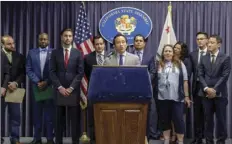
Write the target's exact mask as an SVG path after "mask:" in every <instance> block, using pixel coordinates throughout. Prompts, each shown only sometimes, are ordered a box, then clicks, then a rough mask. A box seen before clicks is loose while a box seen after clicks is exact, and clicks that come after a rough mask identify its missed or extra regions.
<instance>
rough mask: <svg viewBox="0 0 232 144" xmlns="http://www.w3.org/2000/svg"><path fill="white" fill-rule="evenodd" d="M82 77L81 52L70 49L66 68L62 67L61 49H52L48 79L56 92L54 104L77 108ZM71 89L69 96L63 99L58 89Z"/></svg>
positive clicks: (62, 55) (62, 54)
mask: <svg viewBox="0 0 232 144" xmlns="http://www.w3.org/2000/svg"><path fill="white" fill-rule="evenodd" d="M83 75H84V62H83V58H82V55H81V52H80V51H79V50H77V49H75V48H71V51H70V56H69V62H68V66H67V68H65V65H64V53H63V48H59V49H54V50H53V51H52V54H51V60H50V77H51V80H52V83H53V86H54V89H55V90H56V104H57V105H63V106H77V105H78V104H79V101H80V83H81V80H82V78H83ZM59 86H63V87H64V88H69V87H72V88H73V89H74V90H73V92H72V93H71V95H70V96H68V97H64V96H62V95H61V94H60V93H59V91H58V87H59Z"/></svg>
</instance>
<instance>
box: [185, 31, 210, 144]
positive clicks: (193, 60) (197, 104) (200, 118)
mask: <svg viewBox="0 0 232 144" xmlns="http://www.w3.org/2000/svg"><path fill="white" fill-rule="evenodd" d="M196 42H197V46H198V48H197V49H196V50H195V51H193V52H191V53H190V55H189V58H190V67H191V68H190V69H191V70H189V71H190V72H191V73H190V74H189V75H190V76H191V74H192V75H193V78H192V82H191V85H192V96H193V101H194V105H193V107H194V133H195V139H194V140H193V141H192V144H202V143H203V142H202V139H203V137H204V136H203V132H204V114H203V104H202V97H201V96H199V95H198V91H199V90H200V88H201V84H200V81H199V78H198V71H197V68H198V66H199V64H200V61H201V58H202V57H203V56H205V55H206V53H207V43H208V34H207V33H205V32H198V33H197V34H196Z"/></svg>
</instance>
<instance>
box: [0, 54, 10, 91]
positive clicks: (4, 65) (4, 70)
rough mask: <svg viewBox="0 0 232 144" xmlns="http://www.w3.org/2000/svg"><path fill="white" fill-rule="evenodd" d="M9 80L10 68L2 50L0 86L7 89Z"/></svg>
mask: <svg viewBox="0 0 232 144" xmlns="http://www.w3.org/2000/svg"><path fill="white" fill-rule="evenodd" d="M9 80H10V70H9V65H8V59H7V57H6V55H5V54H4V52H3V51H1V87H4V88H6V89H7V86H8V82H9Z"/></svg>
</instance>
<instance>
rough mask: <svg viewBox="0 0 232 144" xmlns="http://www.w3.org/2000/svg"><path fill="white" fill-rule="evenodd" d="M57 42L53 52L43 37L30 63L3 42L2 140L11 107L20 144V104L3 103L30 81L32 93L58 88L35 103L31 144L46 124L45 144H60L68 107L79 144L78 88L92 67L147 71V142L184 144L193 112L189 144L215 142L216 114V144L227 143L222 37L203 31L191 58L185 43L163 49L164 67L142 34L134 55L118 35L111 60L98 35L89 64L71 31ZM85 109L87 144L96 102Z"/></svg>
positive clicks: (7, 39)
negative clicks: (149, 94) (187, 115)
mask: <svg viewBox="0 0 232 144" xmlns="http://www.w3.org/2000/svg"><path fill="white" fill-rule="evenodd" d="M60 37H61V47H60V48H56V49H52V48H50V47H49V39H48V34H46V33H41V34H40V35H39V38H38V43H39V46H38V48H34V49H30V50H29V52H28V55H27V57H25V56H23V55H21V54H19V53H18V52H16V49H15V44H14V40H13V38H12V37H11V36H7V35H6V36H3V37H2V39H1V40H2V41H1V42H2V50H1V54H2V57H1V69H2V71H1V80H2V81H1V99H2V100H1V102H2V104H1V108H2V114H3V115H1V118H2V124H3V125H1V127H2V130H3V131H2V134H3V132H4V129H3V128H4V122H3V120H4V112H5V106H6V105H8V108H9V116H10V132H11V133H10V139H11V143H12V144H20V142H19V126H20V111H19V110H20V108H19V104H17V103H6V102H5V101H4V96H5V94H6V91H7V90H11V91H14V90H15V89H17V88H18V87H20V84H21V83H22V82H24V80H25V75H27V76H28V77H29V79H30V80H31V82H32V87H33V92H34V94H35V90H34V89H38V90H40V91H46V90H48V89H51V88H52V89H53V93H52V94H51V96H50V97H47V98H45V99H43V100H40V101H37V100H36V99H35V98H34V97H32V101H33V106H32V107H33V124H34V139H33V141H32V142H31V144H42V141H41V130H42V121H44V122H45V124H46V137H47V144H53V143H56V144H62V137H63V130H64V124H65V111H66V108H67V112H68V113H69V116H70V117H69V120H70V121H71V127H70V128H71V137H72V143H73V144H78V143H79V137H80V130H81V127H80V120H81V118H80V106H79V102H80V100H81V97H80V84H81V79H82V78H83V76H84V74H85V75H86V77H87V79H88V81H90V80H91V79H90V77H91V72H92V69H93V65H114V66H115V65H118V66H123V65H135V66H139V65H147V67H148V71H149V74H150V78H151V82H152V85H153V91H154V93H153V94H154V95H153V97H152V100H151V102H150V103H149V110H148V118H147V137H148V139H149V140H151V139H160V138H161V137H162V138H163V140H164V144H169V143H178V144H183V141H184V134H185V120H184V115H185V111H186V108H190V107H193V109H194V132H195V139H194V141H193V142H192V144H201V143H203V138H205V139H206V143H207V144H213V143H214V142H213V138H214V137H213V130H214V120H213V114H214V113H216V117H217V122H218V124H219V129H218V137H217V144H225V140H226V138H227V130H226V107H227V103H228V99H227V97H228V93H227V87H226V83H227V80H228V77H229V74H230V70H231V63H230V57H229V56H227V55H225V54H223V53H221V51H220V49H219V48H220V46H221V43H222V40H221V38H220V37H219V36H218V35H212V36H208V34H207V33H204V32H198V33H197V35H196V42H197V45H198V48H197V49H196V50H194V51H193V52H191V53H188V47H187V45H186V44H185V43H183V42H180V41H179V42H177V43H176V44H175V45H174V46H173V45H170V44H167V45H164V47H163V51H162V54H161V58H160V60H156V58H155V56H154V54H146V56H145V55H144V51H145V48H146V42H147V39H146V38H145V37H144V36H143V35H141V34H138V35H136V36H135V37H134V48H133V49H132V51H127V48H128V44H127V38H126V37H125V36H124V35H122V34H117V35H116V36H115V37H114V39H113V46H114V51H113V52H111V53H110V54H107V53H106V51H105V40H104V39H103V38H102V37H101V36H95V37H94V38H93V45H94V48H95V51H94V52H91V53H90V54H88V55H86V56H84V57H83V56H82V54H81V52H80V51H79V50H78V49H75V48H73V46H72V43H73V32H72V30H71V29H64V30H63V31H62V32H61V34H60ZM191 96H192V99H191ZM87 109H88V120H89V123H88V126H89V129H90V138H91V139H92V140H93V141H94V140H95V133H96V132H97V131H96V132H95V130H94V118H93V106H92V105H91V102H90V103H89V105H88V108H87ZM54 114H55V115H54ZM43 115H44V117H43ZM43 118H44V119H43ZM54 118H55V119H54ZM53 129H54V130H55V139H56V140H55V142H54V140H53V139H54V131H53ZM2 143H3V139H2Z"/></svg>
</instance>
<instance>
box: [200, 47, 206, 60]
mask: <svg viewBox="0 0 232 144" xmlns="http://www.w3.org/2000/svg"><path fill="white" fill-rule="evenodd" d="M201 51H203V52H204V53H203V56H205V55H206V53H207V48H205V49H204V50H201V49H200V48H199V51H198V63H200V57H201Z"/></svg>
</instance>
